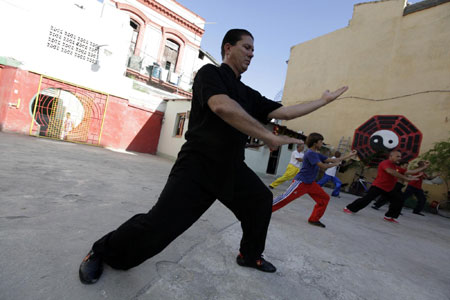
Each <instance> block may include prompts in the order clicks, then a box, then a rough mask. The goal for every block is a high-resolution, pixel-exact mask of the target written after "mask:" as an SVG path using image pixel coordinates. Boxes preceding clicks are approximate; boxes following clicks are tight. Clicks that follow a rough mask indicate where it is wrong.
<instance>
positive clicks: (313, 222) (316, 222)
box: [308, 221, 326, 228]
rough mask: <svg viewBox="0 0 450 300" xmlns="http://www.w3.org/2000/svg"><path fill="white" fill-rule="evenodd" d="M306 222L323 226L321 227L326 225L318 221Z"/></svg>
mask: <svg viewBox="0 0 450 300" xmlns="http://www.w3.org/2000/svg"><path fill="white" fill-rule="evenodd" d="M308 223H309V224H311V225H314V226H319V227H323V228H325V227H326V226H325V224H323V223H322V222H320V221H308Z"/></svg>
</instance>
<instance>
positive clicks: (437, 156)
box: [420, 138, 450, 191]
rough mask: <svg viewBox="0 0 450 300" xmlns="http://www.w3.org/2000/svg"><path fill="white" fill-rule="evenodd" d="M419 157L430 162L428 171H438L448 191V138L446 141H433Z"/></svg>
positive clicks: (449, 155)
mask: <svg viewBox="0 0 450 300" xmlns="http://www.w3.org/2000/svg"><path fill="white" fill-rule="evenodd" d="M420 158H421V159H423V160H428V161H429V162H430V166H429V167H428V169H427V170H428V171H430V172H437V173H440V177H442V179H443V180H444V182H445V184H446V186H447V191H448V190H449V185H448V181H449V180H450V138H448V139H447V140H446V141H440V142H437V143H435V144H434V147H433V148H432V149H430V150H428V151H427V152H425V153H423V154H422V155H420Z"/></svg>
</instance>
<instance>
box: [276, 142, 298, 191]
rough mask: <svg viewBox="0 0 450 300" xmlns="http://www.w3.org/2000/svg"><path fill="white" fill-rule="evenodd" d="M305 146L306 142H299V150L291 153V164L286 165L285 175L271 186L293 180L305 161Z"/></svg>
mask: <svg viewBox="0 0 450 300" xmlns="http://www.w3.org/2000/svg"><path fill="white" fill-rule="evenodd" d="M304 148H305V143H304V142H303V141H302V143H300V144H297V150H295V151H294V152H292V154H291V160H290V161H289V164H288V165H287V167H286V171H285V172H284V174H283V176H281V177H279V178H277V179H276V180H275V181H274V182H272V183H271V184H270V185H269V188H271V189H274V188H276V187H277V186H279V185H280V184H282V183H283V182H285V181H287V180H292V179H293V178H294V177H295V175H297V173H298V172H299V171H300V165H301V163H302V161H303V155H304V153H303V149H304Z"/></svg>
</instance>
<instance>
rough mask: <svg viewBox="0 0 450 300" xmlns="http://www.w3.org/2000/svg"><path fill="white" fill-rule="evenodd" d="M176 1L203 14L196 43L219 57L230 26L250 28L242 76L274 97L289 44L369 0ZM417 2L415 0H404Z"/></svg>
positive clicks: (341, 22)
mask: <svg viewBox="0 0 450 300" xmlns="http://www.w3.org/2000/svg"><path fill="white" fill-rule="evenodd" d="M176 1H177V2H178V3H180V4H181V5H183V6H184V7H186V8H188V9H189V10H191V11H193V12H194V13H196V14H197V15H199V16H201V17H202V18H204V19H205V22H206V24H205V33H204V35H203V37H202V42H201V48H202V49H204V50H205V51H207V52H209V53H210V54H211V55H212V56H213V57H214V58H215V59H216V60H218V61H219V62H221V61H222V59H221V56H220V45H221V43H222V38H223V36H224V35H225V33H226V32H227V31H228V30H229V29H232V28H244V29H247V30H249V31H250V32H251V33H252V35H253V37H254V38H255V41H254V46H255V53H254V55H255V56H254V57H253V59H252V62H251V64H250V67H249V69H248V70H247V72H245V73H244V74H243V75H242V81H243V82H244V83H245V84H247V85H249V86H250V87H252V88H254V89H256V90H258V91H259V92H260V93H261V94H262V95H264V96H266V97H267V98H270V99H275V98H278V97H277V95H278V96H279V93H280V92H281V91H282V90H283V87H284V82H285V77H286V72H287V64H286V61H287V60H288V59H289V55H290V49H291V47H292V46H295V45H297V44H300V43H302V42H305V41H309V40H311V39H314V38H316V37H319V36H321V35H324V34H327V33H330V32H333V31H336V30H338V29H341V28H344V27H346V26H347V25H348V23H349V21H350V19H351V18H352V14H353V5H354V4H357V3H362V2H369V1H370V0H278V1H269V0H176ZM416 2H420V1H419V0H416V1H411V0H409V3H416ZM277 100H281V98H280V99H277Z"/></svg>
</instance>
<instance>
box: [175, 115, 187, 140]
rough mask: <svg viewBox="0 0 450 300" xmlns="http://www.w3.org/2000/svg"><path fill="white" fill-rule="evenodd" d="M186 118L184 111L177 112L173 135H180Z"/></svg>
mask: <svg viewBox="0 0 450 300" xmlns="http://www.w3.org/2000/svg"><path fill="white" fill-rule="evenodd" d="M185 120H186V113H178V114H177V118H176V120H175V130H174V134H173V135H174V137H182V136H183V130H184V121H185Z"/></svg>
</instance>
